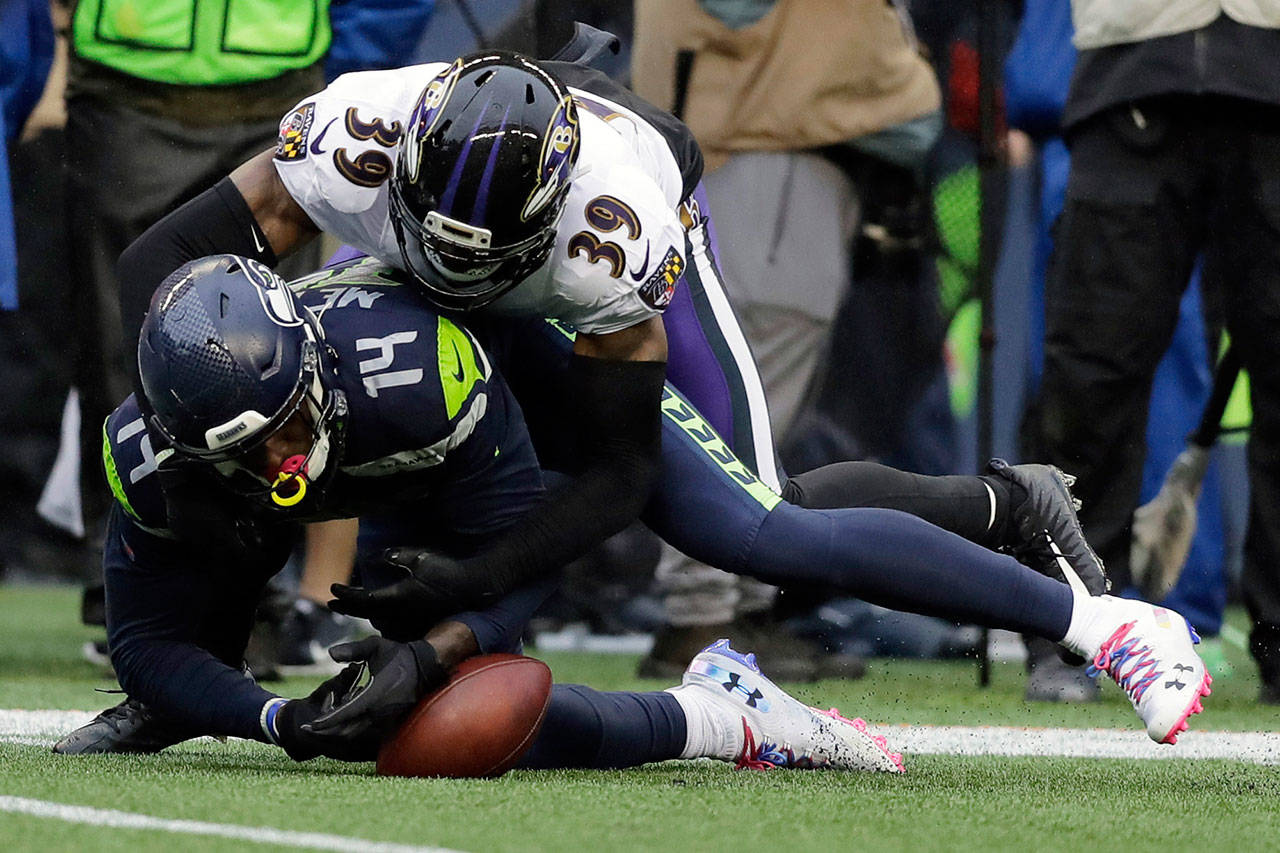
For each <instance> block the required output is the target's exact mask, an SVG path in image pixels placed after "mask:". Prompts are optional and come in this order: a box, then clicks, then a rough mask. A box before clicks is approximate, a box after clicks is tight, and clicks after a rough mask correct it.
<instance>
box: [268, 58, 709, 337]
mask: <svg viewBox="0 0 1280 853" xmlns="http://www.w3.org/2000/svg"><path fill="white" fill-rule="evenodd" d="M443 68H445V64H444V63H429V64H426V65H415V66H410V67H408V68H399V69H394V70H390V71H364V72H357V73H353V74H344V75H343V76H341V77H339V78H338V79H337V80H335V81H334V82H333V83H332V84H331V85H330V86H329V87H328V88H327V89H325V90H324V91H323V92H320V93H319V94H317V95H314V96H312V97H310V98H307V99H306V100H304V101H303V102H302V103H300V104H299V105H298V106H297V107H295V108H294V109H293V111H292V112H290V113H289V114H288V115H287V116H285V118H284V120H283V121H282V122H281V123H280V138H279V143H278V145H277V148H276V154H275V165H276V171H277V172H278V173H279V175H280V179H281V180H282V181H283V182H284V185H285V188H286V189H287V190H288V191H289V194H290V195H292V196H293V198H294V200H295V201H297V202H298V204H299V205H300V206H301V207H302V209H303V210H305V211H306V212H307V215H308V216H310V217H311V219H312V221H313V222H315V224H316V225H317V226H318V227H319V228H320V229H322V230H324V231H327V232H329V233H330V234H332V235H334V236H335V237H337V238H338V239H339V240H342V241H343V242H344V243H348V244H350V245H352V246H355V247H356V248H357V249H360V250H361V251H364V252H367V253H368V254H370V255H372V256H373V257H375V258H378V259H379V260H381V261H383V262H385V263H388V264H391V265H392V266H395V267H397V268H400V269H403V268H404V261H403V260H402V258H401V256H400V248H399V246H398V244H397V243H396V236H395V231H394V230H393V229H392V227H391V220H390V215H389V211H388V190H387V184H388V179H389V178H390V177H391V175H392V173H393V171H394V169H395V154H396V152H395V146H396V143H397V141H398V140H399V138H400V134H401V133H402V132H403V128H404V127H405V125H406V124H407V123H408V120H409V113H410V111H411V110H412V109H413V105H414V103H415V101H416V100H417V98H418V95H419V94H420V93H421V92H422V89H423V87H425V86H426V85H427V83H428V82H430V81H431V79H432V78H433V77H435V75H436V74H437V73H438V72H439V71H441V70H442V69H443ZM570 92H571V93H572V94H573V96H574V99H575V101H576V102H577V105H578V116H579V127H580V129H581V134H582V141H581V145H580V148H579V151H578V161H577V166H576V168H575V169H574V171H573V173H572V179H571V183H570V185H569V193H568V197H567V199H566V203H565V210H564V215H563V217H562V218H561V220H560V224H559V226H558V228H557V234H556V245H555V248H554V250H553V251H552V253H551V256H550V257H549V258H548V260H547V262H546V263H545V264H543V265H542V266H541V267H539V268H538V269H537V270H535V271H534V272H533V273H532V274H531V275H529V277H528V278H526V279H525V280H524V281H522V282H521V283H520V284H519V285H518V286H516V287H515V288H514V289H513V290H511V291H509V292H508V293H506V294H505V295H503V296H502V297H501V298H499V299H498V300H496V301H495V302H494V303H492V305H490V306H489V307H488V309H486V310H493V311H497V312H501V313H507V314H519V315H527V316H545V317H554V318H557V319H559V320H563V321H564V322H566V323H569V324H571V325H573V326H575V327H576V328H578V329H579V330H581V331H583V332H588V333H592V334H607V333H609V332H616V331H618V330H619V329H625V328H627V327H629V326H633V325H635V324H637V323H639V322H642V321H643V320H646V319H648V318H650V317H653V316H656V315H657V314H660V313H661V312H662V311H663V309H665V308H666V307H667V305H668V304H669V303H670V301H671V298H672V295H673V293H674V291H675V285H676V282H677V280H678V279H679V278H680V276H681V273H682V272H683V271H684V268H685V265H686V264H687V262H688V259H687V258H686V257H685V256H686V254H687V253H686V249H685V229H684V226H683V225H682V224H681V220H680V217H679V215H678V213H677V206H678V205H679V203H680V201H681V197H682V195H683V180H682V175H681V171H680V166H679V164H677V162H676V158H675V156H674V155H673V154H672V152H671V149H670V148H669V146H668V145H667V143H666V141H665V139H664V138H663V136H662V135H661V134H660V133H659V132H658V131H657V130H655V129H654V128H653V127H652V126H651V125H650V124H649V123H648V122H646V121H645V120H644V119H642V118H641V117H640V116H639V115H637V114H636V113H634V112H632V111H631V110H628V109H626V108H625V107H623V106H621V105H619V104H617V103H615V102H613V101H609V100H606V99H605V98H603V97H601V96H599V95H596V94H592V93H591V92H587V91H583V90H580V89H575V88H570Z"/></svg>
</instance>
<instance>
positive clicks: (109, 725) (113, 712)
mask: <svg viewBox="0 0 1280 853" xmlns="http://www.w3.org/2000/svg"><path fill="white" fill-rule="evenodd" d="M191 737H194V735H190V734H184V733H182V732H179V731H177V730H176V729H174V728H173V727H171V726H169V725H168V724H166V723H164V722H163V721H160V720H157V719H156V718H155V716H154V715H153V714H152V713H151V711H150V710H149V709H148V708H147V706H146V705H143V704H142V703H141V702H139V701H137V700H136V699H125V700H124V701H123V702H121V703H120V704H119V705H116V706H115V707H114V708H108V709H107V710H105V711H103V712H102V713H101V714H99V715H98V716H96V717H94V718H93V719H92V720H90V721H89V722H87V723H85V724H84V725H83V726H81V727H80V728H78V729H76V730H75V731H73V732H71V733H70V734H68V735H64V736H63V737H62V739H61V740H59V741H58V742H57V743H55V744H54V745H53V751H54V752H56V753H57V754H58V755H101V754H104V753H112V752H131V753H147V752H159V751H160V750H162V749H164V748H165V747H166V746H173V745H174V744H175V743H178V742H180V741H184V740H187V739H189V738H191Z"/></svg>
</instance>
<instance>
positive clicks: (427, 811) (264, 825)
mask: <svg viewBox="0 0 1280 853" xmlns="http://www.w3.org/2000/svg"><path fill="white" fill-rule="evenodd" d="M76 615H77V610H76V593H75V591H72V590H68V589H60V588H28V587H16V588H15V587H4V586H0V709H31V710H37V709H63V710H67V709H84V710H97V709H99V708H101V707H105V706H106V705H109V704H113V702H114V701H115V700H114V699H113V698H112V697H108V696H103V695H101V694H96V693H94V692H93V688H94V687H103V688H106V687H111V686H113V684H112V683H111V682H110V681H109V680H107V679H105V678H103V677H102V675H101V674H100V673H99V672H98V671H96V669H95V668H94V667H92V666H91V665H89V664H87V663H84V662H82V661H81V660H80V657H79V646H80V644H81V642H83V641H84V640H85V639H88V638H90V637H92V636H93V635H92V633H91V632H89V631H88V630H87V629H85V628H83V627H81V626H80V625H78V624H77V620H76ZM1236 618H1237V619H1238V616H1237V617H1236ZM546 659H547V660H548V662H549V663H550V664H551V666H552V669H553V671H554V672H555V674H556V678H557V680H561V681H582V682H585V683H589V684H591V685H593V686H597V687H602V688H608V689H620V688H630V687H638V688H641V689H652V688H657V687H662V686H666V685H661V684H657V683H654V682H642V681H637V680H636V679H634V678H633V677H632V676H631V673H632V671H633V668H634V663H635V662H634V659H631V658H627V657H620V656H602V655H588V654H567V653H566V654H555V655H547V656H546ZM1232 659H1233V662H1234V664H1235V665H1236V673H1235V675H1234V676H1232V677H1231V678H1230V679H1219V681H1218V682H1217V683H1215V685H1214V692H1213V695H1212V696H1211V697H1210V699H1209V700H1208V702H1207V703H1206V704H1207V709H1206V713H1205V714H1204V715H1202V716H1200V717H1197V718H1194V719H1193V729H1197V730H1207V729H1212V730H1224V731H1226V730H1230V731H1238V732H1255V731H1270V732H1274V731H1280V711H1277V710H1276V709H1273V708H1259V707H1258V706H1257V705H1255V704H1254V703H1253V701H1252V700H1253V697H1254V695H1255V693H1256V689H1257V685H1256V682H1255V681H1254V678H1253V675H1252V673H1253V669H1252V667H1251V666H1250V665H1249V663H1248V661H1247V659H1246V658H1245V657H1244V656H1243V655H1242V654H1241V653H1239V652H1235V651H1233V652H1232ZM763 663H764V664H765V671H766V672H767V671H768V668H767V661H766V662H763ZM310 684H311V682H309V681H302V680H298V681H294V682H286V683H284V684H282V685H276V686H273V687H274V689H276V690H278V691H279V692H280V693H282V694H285V695H299V694H301V693H303V692H306V691H307V690H308V689H309V688H310ZM1021 689H1022V678H1021V675H1020V672H1019V668H1018V667H1017V666H1014V665H997V666H996V667H995V672H994V682H993V685H992V688H991V689H989V690H987V691H981V692H980V691H978V690H976V689H975V688H974V671H973V667H972V666H971V665H967V664H933V663H904V662H875V663H874V664H873V665H872V667H871V671H870V673H869V674H868V676H867V677H866V678H865V679H863V680H861V681H857V682H848V683H844V682H824V683H821V684H818V685H811V686H805V687H803V688H798V689H797V690H796V691H795V692H796V694H797V695H799V696H800V697H801V698H803V699H805V700H806V701H809V702H811V703H812V704H822V705H823V707H828V706H830V705H836V706H838V707H840V709H841V710H842V711H844V712H845V713H846V714H847V715H849V716H852V715H854V714H857V715H860V716H863V717H865V718H867V719H868V720H869V721H871V722H873V723H876V724H892V725H888V726H887V727H886V728H884V729H882V731H884V732H885V733H886V734H888V736H889V737H890V739H891V743H892V742H893V739H894V737H895V735H896V736H898V737H903V736H905V735H904V730H903V729H901V728H898V729H896V730H895V727H894V726H895V725H901V724H908V725H911V726H917V727H918V726H923V725H934V726H939V725H951V726H954V725H964V726H976V725H991V726H1037V727H1039V726H1045V727H1066V728H1078V727H1102V728H1123V729H1125V730H1127V731H1136V730H1137V724H1136V718H1135V717H1134V715H1133V713H1132V711H1131V710H1130V709H1129V707H1128V705H1127V702H1126V701H1125V700H1124V698H1123V696H1122V695H1121V694H1120V693H1119V691H1118V690H1115V689H1111V690H1108V691H1106V693H1105V695H1104V701H1103V702H1102V703H1101V704H1100V705H1097V706H1092V707H1085V708H1080V707H1075V708H1062V707H1044V706H1037V707H1030V706H1027V705H1025V704H1024V703H1023V702H1022V701H1021V698H1020V696H1021ZM913 730H914V729H913ZM906 731H912V730H906ZM1098 734H1102V733H1098ZM1079 737H1080V738H1082V739H1087V738H1089V737H1090V734H1089V733H1088V732H1081V733H1079ZM10 740H11V741H13V740H17V741H19V742H0V838H3V839H4V841H5V844H6V848H7V850H6V851H4V853H9V851H14V850H18V851H27V850H72V849H75V850H126V849H127V850H144V851H149V850H162V849H181V850H232V849H235V850H240V849H250V850H256V849H268V848H270V847H275V848H279V849H315V848H320V849H343V850H370V851H373V850H388V851H389V850H400V849H405V848H404V847H396V846H387V845H388V844H392V845H408V846H412V847H418V848H429V847H442V848H450V849H455V850H468V851H497V850H513V851H515V850H519V851H523V850H575V851H576V850H593V851H606V850H622V849H627V850H630V849H639V850H664V851H676V850H716V851H718V850H724V851H740V850H748V851H749V850H777V849H790V850H795V851H799V850H806V851H808V850H820V849H832V850H921V849H939V850H995V849H1000V850H1030V849H1040V848H1045V849H1071V848H1076V849H1082V850H1083V849H1089V850H1122V849H1123V850H1126V851H1136V850H1161V851H1165V850H1191V849H1202V850H1204V849H1208V850H1231V851H1245V850H1265V849H1276V848H1277V846H1280V767H1277V766H1275V765H1264V764H1259V763H1254V762H1251V761H1233V760H1187V759H1175V760H1119V759H1098V758H1064V757H1056V756H1046V757H1041V756H1036V757H992V756H979V757H972V756H971V757H956V756H951V755H945V754H911V753H910V752H909V753H908V755H907V759H906V760H907V767H908V773H907V774H906V775H905V776H898V777H887V776H871V775H855V774H839V773H800V772H784V771H777V772H771V773H746V772H743V773H735V772H733V771H732V770H731V769H730V768H729V767H728V766H727V765H721V764H714V763H709V762H668V763H666V764H661V765H652V766H650V767H646V768H642V769H637V770H629V771H624V772H609V773H604V772H587V771H581V772H569V773H526V772H515V773H510V774H508V775H507V776H505V777H503V778H501V779H498V780H490V781H477V782H471V781H447V780H439V781H425V780H402V779H383V778H380V777H377V776H374V775H373V774H372V768H371V766H369V765H343V764H340V763H337V762H329V761H325V760H317V761H312V762H308V763H306V764H302V765H298V764H294V763H293V762H291V761H290V760H289V759H288V758H286V757H285V756H284V754H283V753H281V752H279V751H278V750H274V749H272V748H269V747H266V746H262V745H259V744H252V743H245V742H231V743H227V744H221V743H218V742H216V741H212V740H207V739H206V740H201V741H196V742H192V743H189V744H185V745H182V746H179V747H174V748H171V749H170V750H167V751H165V752H164V753H162V754H160V755H157V756H146V757H123V756H104V757H96V758H81V759H69V758H58V757H55V756H53V755H52V754H50V753H49V752H48V750H47V746H46V745H44V744H43V743H41V742H36V740H33V739H27V741H25V742H22V740H23V739H22V738H10ZM1178 749H1179V747H1172V748H1169V754H1175V755H1176V754H1177V750H1178ZM1274 760H1277V761H1280V756H1275V757H1274ZM72 807H90V808H91V809H92V810H88V811H86V810H84V809H83V808H81V809H80V810H76V809H75V808H72ZM15 809H16V811H15ZM32 810H36V811H39V812H41V813H42V814H44V815H46V816H35V815H33V814H30V813H29V812H30V811H32ZM105 824H115V825H105ZM121 824H123V825H121ZM246 827H247V828H249V830H248V832H247V834H246V830H245V828H246ZM317 834H319V835H317Z"/></svg>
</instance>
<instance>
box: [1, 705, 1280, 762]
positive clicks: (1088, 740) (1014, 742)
mask: <svg viewBox="0 0 1280 853" xmlns="http://www.w3.org/2000/svg"><path fill="white" fill-rule="evenodd" d="M92 717H93V714H92V713H90V712H88V711H6V710H0V742H4V743H20V744H25V745H29V746H49V745H52V744H53V742H54V741H55V740H57V739H58V738H59V737H60V736H62V735H63V734H65V733H67V732H69V731H71V730H72V729H74V728H76V727H77V726H80V725H83V724H84V723H86V722H88V721H89V720H90V719H91V718H92ZM1193 723H1194V721H1193ZM875 728H876V731H877V733H880V734H884V735H885V736H887V737H888V738H889V745H890V746H891V747H892V748H893V749H894V750H895V751H902V752H905V753H907V754H908V755H910V754H911V753H918V754H936V755H1058V756H1066V757H1077V758H1226V759H1234V760H1237V761H1249V762H1253V763H1254V764H1280V732H1215V731H1198V730H1196V729H1192V730H1191V731H1188V732H1183V733H1182V734H1181V735H1179V736H1178V743H1177V745H1175V746H1167V745H1164V744H1157V743H1152V741H1151V739H1150V738H1148V737H1147V736H1146V734H1145V733H1143V732H1142V731H1141V730H1140V729H1138V728H1137V727H1136V725H1135V727H1134V728H1133V729H1051V728H1043V729H1042V728H1019V727H1014V726H894V725H881V726H876V727H875Z"/></svg>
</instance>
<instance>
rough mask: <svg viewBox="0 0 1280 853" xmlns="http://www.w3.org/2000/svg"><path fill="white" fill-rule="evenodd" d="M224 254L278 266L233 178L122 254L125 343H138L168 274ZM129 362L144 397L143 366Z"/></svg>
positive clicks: (120, 274) (172, 215)
mask: <svg viewBox="0 0 1280 853" xmlns="http://www.w3.org/2000/svg"><path fill="white" fill-rule="evenodd" d="M219 252H230V253H232V254H236V255H243V256H245V257H247V258H253V259H254V260H259V261H262V262H263V263H265V264H266V265H267V266H272V267H273V266H275V265H276V255H275V252H273V251H272V250H271V244H270V243H268V242H267V238H266V236H265V235H263V233H262V229H260V228H259V227H258V224H257V222H256V220H255V219H254V218H253V212H252V211H251V210H249V205H248V203H246V202H245V200H244V196H242V195H240V191H239V190H238V189H236V185H235V184H233V183H232V182H231V179H230V178H223V179H222V180H221V181H219V182H218V183H217V184H215V185H214V186H213V187H211V188H210V189H207V190H205V191H204V192H202V193H201V194H200V195H198V196H196V197H195V198H193V199H191V201H189V202H187V203H186V204H184V205H182V207H179V208H178V209H177V210H175V211H173V212H172V213H170V214H169V215H168V216H166V217H164V218H163V219H161V220H160V221H159V222H157V223H156V224H155V225H152V226H151V227H150V228H148V229H147V230H146V231H145V232H143V234H142V236H141V237H139V238H138V239H137V240H134V241H133V243H132V244H130V245H129V247H128V248H127V249H125V250H124V252H122V253H121V255H120V260H119V261H117V262H116V277H117V280H118V281H119V282H120V317H121V320H122V322H123V324H124V340H125V341H127V342H130V343H132V342H134V341H137V340H138V332H139V331H140V330H141V329H142V318H143V317H144V316H146V313H147V307H148V306H149V305H150V304H151V294H152V293H154V292H155V289H156V288H157V287H159V286H160V282H162V281H164V280H165V278H166V277H167V276H168V275H169V273H171V272H173V271H174V270H176V269H177V268H178V267H180V266H182V265H183V264H185V263H186V262H187V261H194V260H195V259H196V258H202V257H204V256H205V255H213V254H217V253H219ZM130 363H131V369H132V371H133V374H134V383H133V384H134V388H135V390H137V391H138V392H139V397H140V398H141V390H142V389H141V388H139V387H138V381H137V378H138V377H137V372H138V365H137V364H136V363H134V362H132V361H131V362H130Z"/></svg>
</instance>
